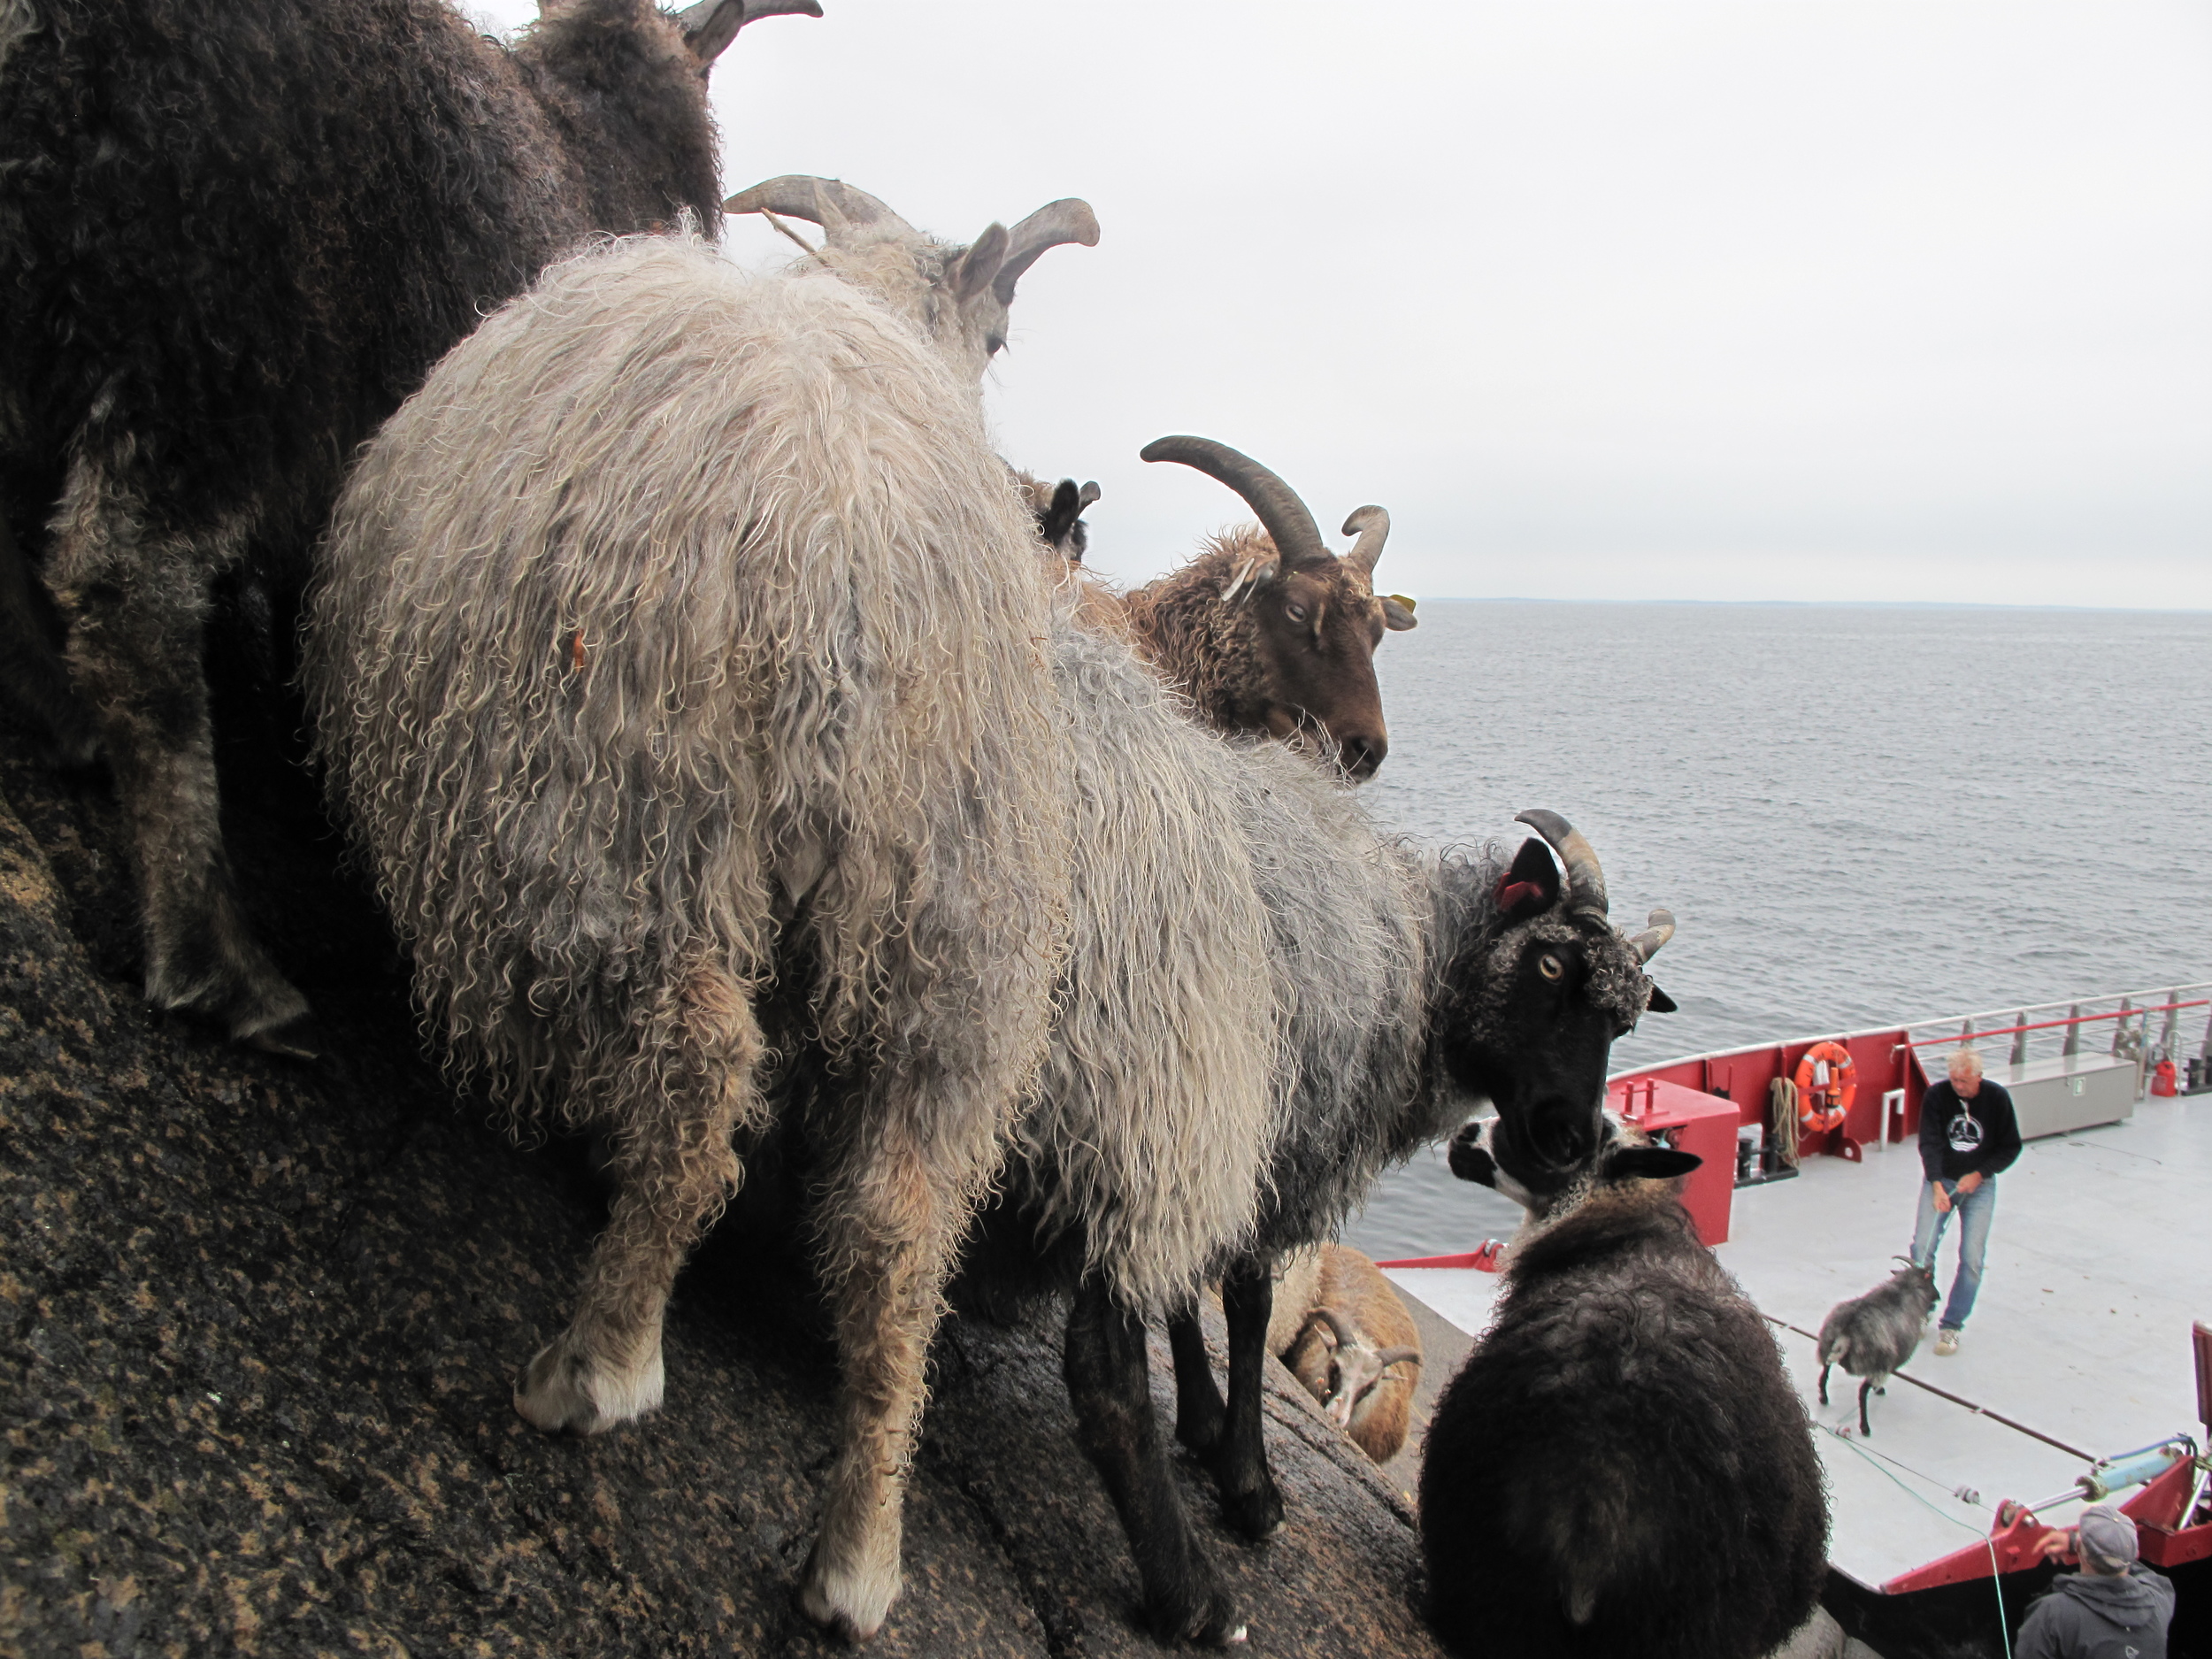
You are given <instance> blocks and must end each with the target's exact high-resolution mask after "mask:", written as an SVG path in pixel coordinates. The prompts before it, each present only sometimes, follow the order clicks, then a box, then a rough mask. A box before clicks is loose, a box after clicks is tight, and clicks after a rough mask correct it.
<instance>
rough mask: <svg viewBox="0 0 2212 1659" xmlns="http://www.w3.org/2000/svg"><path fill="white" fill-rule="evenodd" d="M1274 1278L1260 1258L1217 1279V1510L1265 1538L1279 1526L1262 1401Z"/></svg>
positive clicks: (1279, 1504)
mask: <svg viewBox="0 0 2212 1659" xmlns="http://www.w3.org/2000/svg"><path fill="white" fill-rule="evenodd" d="M1274 1305H1275V1278H1274V1275H1273V1274H1272V1273H1271V1272H1270V1271H1268V1267H1267V1264H1266V1263H1264V1262H1260V1261H1256V1260H1254V1259H1252V1258H1247V1259H1245V1260H1243V1261H1240V1262H1239V1263H1236V1265H1234V1266H1233V1267H1232V1268H1231V1269H1230V1270H1229V1271H1228V1273H1227V1274H1226V1275H1225V1276H1224V1278H1223V1279H1222V1281H1221V1308H1222V1311H1223V1313H1224V1314H1225V1315H1226V1316H1227V1317H1228V1322H1229V1422H1228V1434H1227V1437H1226V1439H1225V1440H1224V1441H1223V1442H1222V1447H1221V1451H1220V1455H1218V1457H1217V1459H1216V1460H1215V1463H1214V1480H1215V1483H1216V1484H1217V1486H1218V1487H1219V1488H1220V1492H1221V1508H1222V1512H1223V1513H1224V1514H1225V1516H1227V1517H1228V1520H1229V1524H1230V1525H1232V1526H1233V1527H1235V1528H1236V1529H1237V1531H1239V1532H1241V1533H1243V1534H1244V1535H1245V1536H1246V1537H1247V1538H1250V1539H1261V1538H1265V1537H1266V1536H1267V1535H1268V1534H1269V1533H1270V1532H1273V1531H1274V1530H1275V1529H1276V1528H1277V1527H1279V1526H1280V1525H1282V1524H1283V1494H1282V1493H1281V1492H1280V1491H1279V1489H1278V1488H1277V1486H1276V1485H1275V1477H1274V1474H1273V1473H1272V1472H1271V1471H1270V1470H1269V1468H1268V1466H1267V1441H1266V1439H1265V1436H1264V1434H1263V1417H1262V1412H1261V1409H1260V1408H1261V1402H1262V1399H1263V1394H1264V1393H1265V1383H1266V1375H1267V1321H1268V1316H1269V1315H1270V1314H1271V1312H1272V1311H1273V1310H1274Z"/></svg>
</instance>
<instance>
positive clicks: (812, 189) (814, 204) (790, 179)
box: [722, 173, 918, 242]
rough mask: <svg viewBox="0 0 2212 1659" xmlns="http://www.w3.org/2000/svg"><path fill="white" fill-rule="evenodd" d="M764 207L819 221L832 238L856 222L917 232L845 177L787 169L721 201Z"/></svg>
mask: <svg viewBox="0 0 2212 1659" xmlns="http://www.w3.org/2000/svg"><path fill="white" fill-rule="evenodd" d="M764 210H765V211H768V212H771V213H780V214H782V215H783V216H784V217H785V218H786V219H805V220H806V221H807V222H808V223H809V224H811V225H819V226H820V227H822V228H823V229H824V230H825V231H826V232H827V233H828V234H829V239H830V240H831V241H832V242H836V241H839V240H840V239H841V237H842V236H843V235H844V234H845V233H846V232H848V231H849V230H850V229H851V228H852V227H854V226H856V225H887V226H890V227H895V229H896V230H897V231H898V232H899V233H900V234H902V235H906V236H913V235H917V234H918V232H917V231H916V230H915V228H914V227H912V226H911V225H910V224H908V223H907V222H906V221H905V220H904V219H901V218H900V217H899V216H898V215H897V214H896V213H894V212H893V211H891V210H890V209H889V208H888V207H887V206H885V205H884V204H882V203H881V202H879V201H877V200H876V198H875V197H874V196H870V195H869V194H868V193H867V192H866V191H865V190H856V189H855V188H853V187H852V186H851V185H849V184H847V183H846V182H845V181H844V180H842V179H817V178H813V177H810V175H808V174H806V173H785V174H784V175H783V176H782V177H781V178H780V179H765V180H762V181H761V182H760V183H758V184H757V185H755V186H754V187H753V188H751V189H749V190H740V191H739V192H738V193H737V194H736V195H735V196H732V197H731V198H730V199H729V200H728V201H726V202H725V203H723V204H722V211H724V212H725V213H758V212H760V211H764Z"/></svg>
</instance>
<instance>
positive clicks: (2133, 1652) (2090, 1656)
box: [2012, 1503, 2174, 1659]
mask: <svg viewBox="0 0 2212 1659" xmlns="http://www.w3.org/2000/svg"><path fill="white" fill-rule="evenodd" d="M2037 1545H2038V1547H2039V1548H2040V1549H2041V1550H2042V1552H2043V1553H2044V1555H2047V1556H2049V1557H2050V1558H2052V1559H2053V1560H2056V1561H2070V1560H2073V1559H2075V1558H2076V1557H2079V1559H2080V1561H2081V1571H2079V1572H2078V1573H2074V1574H2071V1575H2069V1576H2065V1577H2062V1578H2058V1579H2056V1580H2055V1581H2054V1582H2053V1583H2052V1585H2051V1588H2050V1591H2049V1593H2048V1594H2045V1595H2042V1596H2039V1597H2038V1598H2037V1599H2036V1600H2035V1601H2032V1602H2031V1603H2030V1604H2029V1606H2028V1617H2027V1620H2026V1622H2025V1623H2024V1624H2022V1625H2021V1626H2020V1639H2019V1640H2017V1641H2016V1642H2015V1643H2014V1644H2013V1647H2012V1654H2013V1659H2108V1656H2109V1659H2166V1627H2167V1625H2168V1624H2170V1622H2171V1621H2172V1619H2173V1617H2174V1586H2172V1585H2171V1584H2170V1583H2168V1582H2167V1580H2166V1579H2165V1578H2164V1577H2162V1575H2161V1574H2158V1573H2155V1572H2153V1571H2151V1570H2150V1569H2149V1568H2148V1567H2145V1566H2142V1565H2140V1564H2139V1563H2137V1561H2136V1559H2135V1551H2136V1537H2135V1523H2134V1522H2133V1521H2131V1520H2130V1519H2128V1517H2126V1516H2124V1515H2123V1514H2121V1513H2120V1512H2119V1511H2118V1510H2117V1509H2113V1508H2111V1507H2110V1506H2108V1505H2107V1504H2102V1503H2100V1504H2097V1505H2094V1506H2093V1507H2092V1508H2090V1509H2084V1510H2083V1511H2082V1512H2081V1525H2078V1526H2069V1527H2065V1528H2062V1529H2061V1530H2059V1531H2055V1532H2046V1533H2044V1534H2043V1536H2042V1537H2041V1538H2040V1539H2039V1540H2037Z"/></svg>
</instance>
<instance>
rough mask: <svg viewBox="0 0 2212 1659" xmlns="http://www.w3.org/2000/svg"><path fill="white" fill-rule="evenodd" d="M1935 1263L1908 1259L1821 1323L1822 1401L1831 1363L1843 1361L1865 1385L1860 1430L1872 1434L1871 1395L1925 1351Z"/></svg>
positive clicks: (1861, 1391) (1883, 1388) (1861, 1389)
mask: <svg viewBox="0 0 2212 1659" xmlns="http://www.w3.org/2000/svg"><path fill="white" fill-rule="evenodd" d="M1935 1305H1936V1283H1935V1268H1934V1266H1933V1264H1930V1265H1929V1266H1926V1267H1918V1266H1916V1265H1914V1264H1913V1263H1911V1262H1907V1263H1905V1264H1904V1265H1903V1266H1902V1267H1901V1268H1899V1269H1898V1270H1897V1271H1895V1272H1894V1273H1892V1274H1891V1275H1890V1276H1889V1279H1888V1280H1887V1281H1886V1282H1885V1283H1883V1284H1879V1285H1877V1286H1875V1287H1874V1288H1873V1289H1872V1290H1870V1291H1868V1292H1867V1293H1866V1294H1865V1295H1863V1296H1854V1297H1853V1298H1852V1299H1851V1300H1850V1301H1848V1302H1838V1303H1837V1304H1836V1305H1835V1306H1834V1307H1833V1308H1832V1309H1830V1310H1828V1317H1826V1318H1825V1319H1823V1320H1822V1321H1821V1322H1820V1340H1819V1343H1818V1352H1819V1355H1820V1403H1821V1404H1823V1405H1826V1404H1827V1403H1828V1371H1829V1368H1830V1367H1832V1366H1835V1365H1840V1366H1842V1367H1843V1369H1844V1370H1845V1371H1847V1373H1849V1374H1850V1375H1851V1376H1854V1377H1863V1378H1864V1379H1866V1380H1865V1381H1863V1382H1862V1383H1861V1384H1860V1385H1859V1432H1860V1433H1862V1434H1871V1433H1873V1432H1874V1425H1872V1424H1870V1423H1869V1422H1868V1421H1867V1417H1866V1397H1867V1395H1869V1394H1886V1393H1888V1392H1889V1390H1888V1389H1887V1388H1886V1386H1884V1385H1886V1383H1887V1382H1888V1381H1889V1379H1890V1373H1891V1372H1893V1371H1895V1370H1896V1369H1897V1368H1898V1367H1899V1366H1901V1365H1902V1364H1903V1363H1905V1362H1906V1361H1907V1360H1909V1359H1910V1358H1911V1357H1912V1356H1914V1354H1916V1352H1918V1351H1919V1348H1920V1340H1921V1338H1922V1337H1924V1336H1925V1335H1926V1334H1927V1333H1928V1316H1929V1315H1930V1314H1932V1313H1933V1312H1934V1311H1935Z"/></svg>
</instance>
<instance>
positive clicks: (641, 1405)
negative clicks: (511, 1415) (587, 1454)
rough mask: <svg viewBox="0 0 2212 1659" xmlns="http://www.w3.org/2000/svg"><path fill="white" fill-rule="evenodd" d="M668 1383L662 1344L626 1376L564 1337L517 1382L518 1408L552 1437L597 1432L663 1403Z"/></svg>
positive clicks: (542, 1350)
mask: <svg viewBox="0 0 2212 1659" xmlns="http://www.w3.org/2000/svg"><path fill="white" fill-rule="evenodd" d="M663 1380H664V1378H663V1372H662V1369H661V1350H660V1344H659V1343H657V1342H656V1343H655V1344H654V1345H653V1351H652V1353H651V1354H650V1355H649V1356H648V1357H647V1359H646V1360H645V1362H644V1363H642V1364H641V1365H638V1366H636V1367H634V1369H633V1370H632V1371H629V1372H628V1373H627V1374H625V1373H623V1372H621V1371H617V1370H615V1368H614V1367H612V1366H611V1365H608V1364H606V1363H603V1362H601V1361H598V1360H596V1359H595V1358H594V1356H592V1355H591V1354H590V1353H588V1351H586V1350H585V1349H583V1348H581V1347H580V1345H579V1344H577V1343H576V1341H575V1340H574V1338H573V1336H572V1334H571V1333H562V1335H561V1336H560V1337H559V1338H558V1339H557V1340H554V1341H551V1342H549V1343H547V1344H546V1345H545V1346H544V1347H543V1348H540V1349H539V1350H538V1352H537V1356H536V1357H535V1358H534V1359H532V1360H531V1362H530V1363H529V1364H527V1365H526V1366H524V1367H523V1370H522V1374H521V1375H520V1376H519V1377H518V1378H516V1379H515V1409H516V1410H517V1411H518V1412H520V1413H521V1414H522V1416H523V1418H524V1420H525V1421H526V1422H527V1423H529V1424H530V1425H531V1426H532V1427H533V1428H538V1429H542V1430H544V1431H545V1432H547V1433H548V1434H597V1433H600V1432H603V1431H604V1430H607V1429H611V1428H612V1427H614V1425H616V1424H618V1423H626V1422H628V1421H629V1420H630V1419H631V1418H632V1417H641V1416H643V1415H644V1414H645V1413H646V1412H648V1411H650V1410H652V1409H654V1408H655V1407H656V1406H657V1405H659V1404H660V1402H661V1389H662V1386H663Z"/></svg>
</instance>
